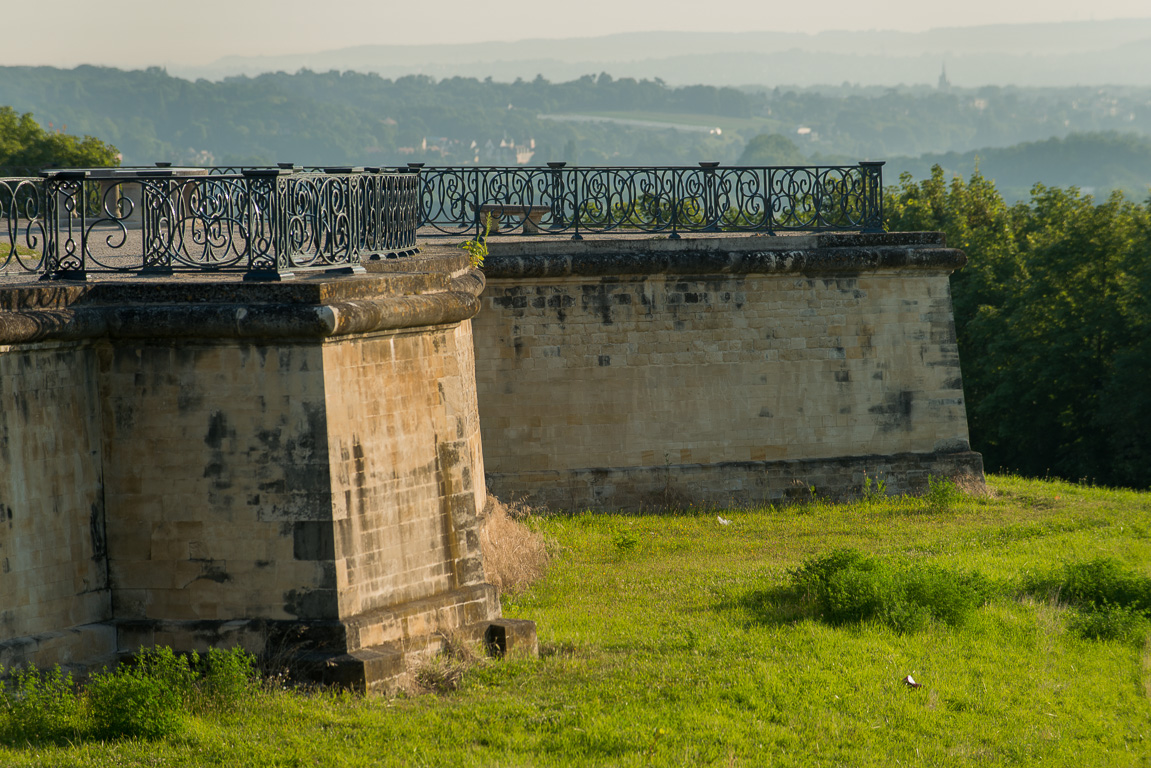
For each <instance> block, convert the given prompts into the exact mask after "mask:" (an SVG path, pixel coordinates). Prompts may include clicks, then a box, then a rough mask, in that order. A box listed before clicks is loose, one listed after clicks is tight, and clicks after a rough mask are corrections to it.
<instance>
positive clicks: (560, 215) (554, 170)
mask: <svg viewBox="0 0 1151 768" xmlns="http://www.w3.org/2000/svg"><path fill="white" fill-rule="evenodd" d="M565 165H567V163H560V162H549V163H548V168H550V169H551V195H552V204H551V209H552V226H551V228H552V229H563V228H564V226H565V224H564V180H563V167H564V166H565Z"/></svg>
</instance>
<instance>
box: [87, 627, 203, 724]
mask: <svg viewBox="0 0 1151 768" xmlns="http://www.w3.org/2000/svg"><path fill="white" fill-rule="evenodd" d="M198 660H199V659H198V657H197V656H196V655H195V654H193V658H192V660H191V661H190V660H189V659H188V657H185V656H181V655H177V654H176V653H174V652H173V651H172V649H171V648H154V649H151V650H141V651H140V655H139V656H137V657H136V659H135V660H134V662H132V663H125V664H121V665H120V667H119V668H118V669H116V671H115V672H102V673H99V674H96V675H94V676H93V677H92V680H91V681H90V682H89V683H88V703H89V706H90V707H91V712H92V721H93V730H94V732H95V734H96V735H97V736H99V737H101V738H116V737H138V738H147V739H154V738H159V737H161V736H167V735H170V734H173V733H176V732H178V731H179V730H180V728H181V726H182V723H183V719H184V712H185V708H186V707H187V705H188V704H189V703H190V702H191V700H192V696H193V694H194V691H195V683H196V677H197V676H196V672H195V670H194V669H193V665H194V664H195V663H196V662H198Z"/></svg>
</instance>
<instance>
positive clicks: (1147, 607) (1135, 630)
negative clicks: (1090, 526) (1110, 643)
mask: <svg viewBox="0 0 1151 768" xmlns="http://www.w3.org/2000/svg"><path fill="white" fill-rule="evenodd" d="M1023 592H1024V593H1025V594H1029V595H1031V596H1032V597H1035V598H1038V599H1040V600H1047V601H1049V602H1053V603H1060V604H1063V605H1067V606H1069V607H1070V608H1071V609H1072V610H1073V613H1072V616H1071V619H1070V621H1069V627H1070V629H1071V630H1072V631H1073V632H1075V633H1076V634H1078V635H1079V636H1081V637H1085V638H1088V639H1093V640H1127V641H1140V642H1141V641H1142V639H1143V638H1144V636H1145V635H1146V634H1147V631H1148V628H1149V626H1151V622H1149V619H1151V578H1148V577H1146V576H1139V575H1138V574H1136V573H1134V572H1133V571H1131V570H1130V569H1129V568H1127V567H1126V566H1124V565H1123V563H1121V562H1120V561H1119V560H1116V559H1115V558H1111V557H1101V558H1096V559H1094V560H1089V561H1087V562H1079V563H1064V564H1063V565H1062V566H1061V567H1060V568H1058V569H1056V570H1054V571H1051V572H1048V573H1044V574H1038V575H1031V576H1028V577H1026V578H1025V579H1024V580H1023Z"/></svg>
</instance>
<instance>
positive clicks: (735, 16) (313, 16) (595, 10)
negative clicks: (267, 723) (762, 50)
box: [0, 0, 1151, 67]
mask: <svg viewBox="0 0 1151 768" xmlns="http://www.w3.org/2000/svg"><path fill="white" fill-rule="evenodd" d="M5 6H6V7H5V8H4V10H3V13H2V15H0V19H2V24H3V27H4V32H5V34H4V38H5V39H4V45H3V46H0V64H6V65H14V64H48V65H53V66H61V67H71V66H74V65H76V64H81V63H89V64H108V65H114V66H120V67H143V66H148V65H160V66H164V65H177V64H206V63H209V62H212V61H215V60H216V59H218V58H220V57H222V56H226V55H230V54H247V55H254V54H284V53H306V52H314V51H323V50H331V49H337V48H346V47H349V46H353V45H369V44H402V43H411V44H417V43H437V42H439V43H458V42H464V41H469V42H483V41H489V40H491V41H495V40H522V39H527V38H555V37H590V36H595V35H603V34H612V33H616V32H637V31H645V30H697V31H712V32H723V31H744V30H775V31H786V32H820V31H824V30H829V29H846V30H864V29H894V30H904V31H922V30H925V29H930V28H932V27H951V26H972V25H980V24H1002V23H1019V22H1039V21H1083V20H1088V19H1097V20H1103V19H1116V18H1151V2H1148V0H1087V1H1086V2H1084V0H1042V1H1040V0H963V2H947V3H944V2H937V1H936V0H819V2H805V1H803V0H800V1H798V2H797V1H796V0H789V1H788V2H764V0H575V1H574V2H571V1H569V2H554V0H544V1H543V2H540V1H539V0H535V1H534V2H533V1H532V0H518V1H515V2H513V0H197V1H195V2H180V3H176V2H172V0H53V2H51V3H49V4H44V3H35V2H28V1H26V0H25V1H22V2H18V1H17V0H10V1H9V2H5Z"/></svg>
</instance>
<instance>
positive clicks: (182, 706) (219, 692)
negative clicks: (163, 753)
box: [0, 648, 256, 745]
mask: <svg viewBox="0 0 1151 768" xmlns="http://www.w3.org/2000/svg"><path fill="white" fill-rule="evenodd" d="M254 664H255V659H254V658H253V657H252V656H250V655H249V654H248V653H246V652H245V651H243V650H242V649H240V648H234V649H232V650H230V651H223V650H219V649H216V648H212V649H210V650H209V651H208V653H207V654H206V655H204V656H201V655H199V654H197V653H192V654H189V655H183V654H177V653H175V652H174V651H172V649H171V648H155V649H151V650H142V651H141V652H140V653H139V655H137V656H136V658H135V659H133V660H132V661H131V662H126V663H123V664H121V665H120V666H119V667H117V668H116V669H115V670H106V671H103V672H99V673H97V674H95V675H93V676H92V678H91V679H90V680H89V681H88V683H87V685H85V686H77V685H76V684H75V682H74V681H73V679H72V676H71V675H70V674H65V673H63V672H62V671H61V670H60V667H59V666H56V667H54V668H53V669H51V670H39V669H36V668H34V667H25V668H23V669H20V670H17V671H16V672H15V673H14V674H13V675H11V677H10V678H9V679H8V681H7V682H4V681H3V680H2V679H0V743H4V744H12V745H19V744H36V743H45V742H63V741H67V740H73V739H82V738H99V739H115V738H145V739H155V738H160V737H163V736H167V735H171V734H174V733H177V732H179V731H180V729H181V728H182V726H183V723H184V719H185V718H186V717H187V716H188V715H189V714H204V713H208V712H220V713H222V712H224V711H226V710H228V709H230V708H234V707H236V706H237V705H238V704H240V703H242V701H243V700H244V699H245V698H246V697H247V696H249V695H250V694H251V693H252V692H253V691H254V690H255V685H256V671H255V666H254ZM2 672H3V670H2V669H0V673H2Z"/></svg>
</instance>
